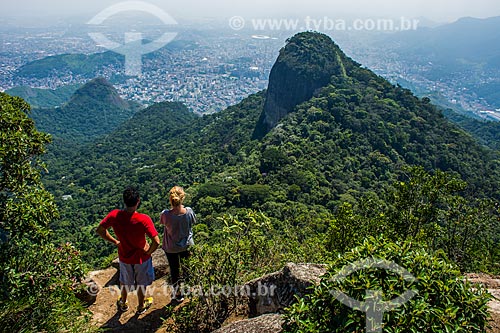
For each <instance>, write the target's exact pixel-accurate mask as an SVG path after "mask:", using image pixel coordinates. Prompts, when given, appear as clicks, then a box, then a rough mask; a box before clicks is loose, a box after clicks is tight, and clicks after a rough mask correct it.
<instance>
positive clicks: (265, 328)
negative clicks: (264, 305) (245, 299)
mask: <svg viewBox="0 0 500 333" xmlns="http://www.w3.org/2000/svg"><path fill="white" fill-rule="evenodd" d="M282 324H283V319H282V318H281V316H280V315H279V314H266V315H262V316H259V317H256V318H251V319H245V320H240V321H237V322H234V323H232V324H229V325H227V326H224V327H221V328H219V329H218V330H215V331H213V333H279V332H281V331H282V328H281V325H282Z"/></svg>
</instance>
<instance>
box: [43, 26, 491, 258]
mask: <svg viewBox="0 0 500 333" xmlns="http://www.w3.org/2000/svg"><path fill="white" fill-rule="evenodd" d="M325 43H328V44H327V45H325ZM324 48H329V49H330V50H332V51H331V52H332V55H333V57H332V58H331V59H333V60H332V61H334V62H335V63H336V64H337V65H336V66H338V67H337V68H339V69H341V70H338V71H333V72H331V73H332V74H333V75H332V76H331V77H330V79H329V82H328V83H326V84H325V86H324V87H322V88H319V89H316V88H315V89H312V90H311V91H312V93H313V96H312V98H310V99H308V100H306V101H305V102H301V101H297V103H299V104H298V105H288V106H287V107H288V108H289V109H288V110H286V111H287V114H284V115H281V117H282V118H274V119H278V124H277V125H276V126H274V127H273V128H271V129H268V128H266V129H265V130H264V133H265V132H266V131H267V130H269V133H267V135H265V136H264V137H263V138H262V139H260V140H257V139H252V135H253V134H254V132H255V131H257V132H258V131H260V129H259V126H262V124H261V123H259V122H258V120H259V118H260V119H262V118H263V117H265V116H272V117H274V116H273V115H269V114H267V115H266V112H274V111H273V110H275V109H273V108H264V105H265V104H266V99H267V98H269V90H268V91H267V92H266V91H264V92H261V93H259V94H256V95H252V96H249V97H248V98H247V99H245V100H244V101H242V102H241V103H240V104H238V105H236V106H233V107H230V108H228V109H227V110H225V111H222V112H220V113H217V114H214V115H210V116H204V117H196V116H195V115H193V114H192V113H190V112H188V110H187V109H186V108H185V107H184V106H183V105H181V104H177V103H160V104H157V105H153V106H151V107H149V108H147V109H145V110H142V111H139V112H138V113H137V114H136V115H135V116H134V117H133V118H131V119H130V120H129V121H127V122H126V123H124V124H122V125H121V126H120V127H119V128H117V129H116V130H115V131H114V132H113V133H111V134H109V135H108V136H106V137H105V138H100V139H97V140H96V141H95V142H93V143H89V144H87V145H86V146H85V147H84V148H82V149H80V150H77V151H74V152H73V153H72V155H71V154H70V155H66V156H65V157H64V158H62V159H61V158H59V159H58V158H52V159H50V158H49V159H48V161H47V162H48V169H49V170H50V173H49V174H47V175H45V177H44V179H45V184H46V186H47V188H48V190H50V192H52V193H53V194H55V195H56V199H58V202H59V204H60V207H61V209H60V211H61V216H62V217H61V219H60V221H58V222H56V223H54V225H53V227H54V229H55V230H57V232H56V234H57V235H59V237H61V239H68V238H69V239H72V240H73V241H74V242H75V243H76V244H78V245H79V246H80V247H81V248H82V249H83V250H84V253H85V254H86V258H87V259H88V260H90V261H92V262H93V263H94V264H98V263H99V262H100V260H101V259H102V258H103V256H105V255H106V254H108V253H110V251H111V250H112V249H111V248H104V247H102V246H101V243H100V240H97V239H96V238H95V236H94V234H93V230H94V228H95V225H96V224H97V223H98V222H99V221H100V219H102V218H103V216H104V215H105V214H106V213H107V211H108V210H109V209H111V208H115V207H120V206H121V190H122V188H123V187H125V186H126V185H128V184H135V185H138V186H139V187H140V189H141V190H142V192H143V193H144V194H143V201H142V202H143V205H142V207H141V209H142V210H143V211H144V212H147V213H149V214H151V216H153V217H157V216H158V214H159V212H161V210H162V209H164V208H165V207H166V205H167V198H166V193H167V190H168V189H169V187H170V186H172V185H174V184H179V185H182V186H184V187H186V188H187V189H188V192H189V194H190V204H191V205H192V206H193V207H194V209H195V211H196V212H197V213H198V215H199V219H200V222H201V223H202V224H203V225H206V226H207V228H208V229H207V230H215V229H214V228H216V226H217V223H218V222H217V219H216V217H217V216H220V214H222V213H225V212H233V213H234V214H238V212H241V211H244V210H245V209H247V208H254V209H259V210H262V211H263V212H265V213H266V214H267V215H268V216H269V217H270V218H271V219H272V220H273V221H274V223H275V224H276V225H280V224H286V225H292V226H295V227H297V226H301V229H300V230H302V231H297V233H296V235H295V237H299V236H298V235H302V236H300V237H305V235H304V233H305V232H306V231H305V230H311V228H312V230H314V233H316V232H320V231H321V230H324V226H323V227H322V226H321V225H322V223H324V221H325V220H328V219H330V218H332V216H333V214H335V213H336V212H337V211H338V209H339V208H340V207H342V205H343V204H344V203H349V204H352V205H357V204H358V203H359V202H364V201H366V200H367V199H369V200H370V202H372V204H373V205H375V206H374V207H373V208H374V210H375V211H376V209H377V208H376V207H379V208H380V210H381V211H383V210H384V209H385V208H383V207H387V206H390V203H388V202H387V200H388V199H387V195H389V194H388V193H391V191H392V190H393V188H394V184H399V182H400V181H401V180H406V179H408V176H409V171H408V168H409V167H411V166H422V167H423V168H424V169H425V170H427V171H429V172H435V170H443V171H450V172H451V173H452V174H455V175H457V176H458V177H459V178H462V179H464V180H465V181H466V182H467V183H468V184H469V185H468V187H466V188H463V189H462V190H461V195H464V196H466V197H467V196H470V197H471V198H472V197H484V198H488V197H490V198H498V197H499V194H500V193H499V189H498V184H499V180H500V175H499V168H498V156H497V155H496V153H494V152H493V151H491V150H488V149H486V148H484V147H483V146H481V145H480V144H479V143H477V142H476V141H475V140H474V139H473V138H472V137H471V136H470V135H469V134H467V133H466V132H464V131H463V130H461V129H459V128H458V127H456V126H455V125H453V124H452V123H450V122H449V121H448V120H446V119H445V118H444V117H443V115H442V114H441V112H440V111H438V110H437V109H436V107H435V106H433V105H432V104H430V103H429V100H428V99H422V100H421V99H418V98H416V97H415V96H414V95H413V94H412V93H411V92H410V91H408V90H405V89H402V88H401V87H397V86H393V85H391V84H390V83H389V82H387V81H386V80H384V79H382V78H381V77H378V76H377V75H375V74H374V73H372V72H371V71H369V70H367V69H364V68H362V67H361V66H360V65H359V64H357V63H355V62H354V61H352V60H351V59H350V58H348V57H347V56H346V55H345V54H344V53H343V52H342V51H341V50H340V49H339V48H338V47H337V46H336V45H335V44H334V43H333V42H332V41H331V40H330V39H329V38H327V37H326V36H324V35H321V34H316V33H301V34H298V35H296V36H294V37H293V38H291V39H290V40H289V41H288V44H287V47H285V48H284V49H283V50H282V51H281V52H280V56H279V58H278V61H277V63H279V62H281V61H286V62H287V63H288V64H289V65H290V66H291V67H290V72H287V71H286V69H284V70H283V71H281V72H278V74H277V75H276V76H274V77H273V78H272V82H270V86H271V85H273V84H275V82H273V81H274V80H282V82H285V81H283V78H286V82H290V83H293V82H296V81H294V80H300V78H301V76H300V75H298V74H297V73H298V72H297V71H296V70H294V68H293V63H294V61H295V60H297V59H300V66H302V67H303V68H308V67H309V68H315V70H317V71H318V72H324V71H325V68H329V67H330V66H331V63H329V62H328V61H323V60H321V58H318V55H317V54H316V53H315V52H316V50H317V49H324ZM318 59H319V60H321V61H319V60H318ZM266 126H267V125H266ZM63 195H70V196H71V199H69V200H64V201H63V200H61V198H62V197H63ZM65 198H66V199H68V198H69V197H67V196H66V197H65ZM375 211H374V212H373V213H375ZM98 244H99V245H98Z"/></svg>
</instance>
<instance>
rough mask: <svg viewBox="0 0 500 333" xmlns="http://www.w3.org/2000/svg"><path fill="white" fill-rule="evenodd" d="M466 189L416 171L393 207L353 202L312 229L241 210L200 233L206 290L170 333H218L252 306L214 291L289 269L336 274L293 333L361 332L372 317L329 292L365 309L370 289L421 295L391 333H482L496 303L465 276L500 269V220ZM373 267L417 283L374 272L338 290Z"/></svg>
mask: <svg viewBox="0 0 500 333" xmlns="http://www.w3.org/2000/svg"><path fill="white" fill-rule="evenodd" d="M464 186H465V184H464V183H463V182H462V181H460V180H459V179H457V178H456V177H453V176H452V175H450V174H448V173H444V172H436V173H435V174H434V175H431V174H428V173H426V172H425V171H424V170H423V169H422V168H414V169H411V170H409V171H408V179H407V181H405V182H398V183H397V184H395V185H394V188H393V190H392V191H391V192H390V193H387V194H386V197H387V199H386V201H385V202H382V201H379V200H377V199H374V198H368V197H367V198H365V199H363V200H360V201H359V202H356V203H355V204H354V205H352V204H349V203H344V204H343V205H341V206H340V207H339V208H338V209H337V211H336V212H334V213H333V214H331V215H328V214H326V215H313V214H309V215H308V216H307V223H304V222H300V221H301V219H302V218H301V217H300V215H301V214H302V213H303V211H304V210H305V209H306V208H304V207H295V208H296V210H295V211H294V212H295V213H297V214H296V215H297V216H296V219H284V220H280V221H277V220H275V219H274V218H270V217H268V216H266V215H265V214H263V213H256V212H255V211H252V210H238V212H239V213H238V214H237V215H227V214H225V215H223V216H222V217H219V218H216V220H215V221H213V224H212V225H211V226H210V227H209V226H207V225H205V224H198V225H196V226H195V230H194V231H195V235H196V236H195V237H196V241H197V244H196V245H195V247H194V249H193V256H192V258H191V262H190V272H191V275H190V280H189V284H190V285H191V286H196V288H195V290H194V294H193V295H191V297H190V302H189V303H188V304H187V305H185V306H183V307H182V308H181V310H179V311H178V312H176V311H171V312H170V313H169V314H168V315H169V316H170V317H171V318H172V319H173V321H172V322H171V324H172V325H171V327H169V329H170V330H171V331H177V332H211V331H213V330H214V329H217V328H218V327H220V326H221V325H222V324H223V322H224V321H225V320H226V319H227V318H228V317H230V316H231V315H233V314H235V313H237V311H238V309H239V306H240V305H241V304H242V302H244V299H242V298H239V297H236V295H234V294H231V295H224V294H221V293H218V294H211V293H210V292H209V291H210V288H211V287H214V286H215V288H216V289H215V290H216V291H220V290H221V288H222V287H223V286H231V287H233V286H242V285H244V283H245V282H247V281H249V280H251V279H253V278H256V277H258V276H261V275H263V274H265V273H270V272H273V271H277V270H279V269H281V268H282V267H283V265H284V264H285V263H286V262H316V263H330V264H331V267H332V268H331V269H330V273H329V275H327V276H326V277H325V278H324V279H323V282H322V284H321V286H320V287H318V288H317V289H316V290H315V291H314V293H313V296H311V297H310V298H306V299H305V300H299V303H298V305H296V306H294V307H292V308H291V310H290V313H289V317H288V318H289V320H290V322H291V323H293V324H290V326H288V328H289V329H290V330H291V331H292V332H331V331H332V329H333V328H334V327H335V328H336V329H337V331H333V332H353V331H356V332H358V331H359V329H360V328H361V327H364V325H365V321H364V318H365V315H364V313H362V312H359V311H358V312H356V311H349V309H348V308H347V307H344V306H343V305H342V304H341V303H338V304H335V302H334V297H333V296H332V295H331V294H329V293H328V291H329V290H334V289H333V288H336V289H335V290H341V291H343V292H346V293H347V294H348V295H350V296H351V297H352V298H354V299H357V300H360V301H363V297H364V295H365V294H364V293H365V290H366V289H373V290H380V291H383V292H385V293H386V295H385V298H384V300H388V299H391V298H394V297H397V296H399V295H400V294H402V293H403V292H404V291H406V290H407V289H414V290H417V291H418V293H419V294H418V295H417V296H415V297H414V298H413V299H412V302H410V303H408V304H407V305H405V306H404V307H401V308H400V309H396V310H394V312H387V313H386V315H385V317H384V322H389V323H390V324H388V326H387V325H386V330H385V332H482V329H484V326H485V323H486V319H487V311H486V303H487V301H488V299H489V296H488V294H487V293H486V292H485V291H484V290H482V289H471V288H472V287H471V286H470V285H469V284H467V283H465V282H464V281H463V277H462V276H461V272H460V268H462V269H466V270H468V269H470V270H474V269H481V268H483V269H486V268H488V267H490V268H491V267H495V261H496V260H495V258H496V253H497V250H496V244H498V239H497V238H495V237H497V236H496V235H498V232H497V231H495V230H498V212H497V211H496V207H495V206H494V205H492V204H491V203H490V202H488V201H482V202H473V203H466V202H464V199H463V198H462V197H461V196H460V195H459V194H458V191H459V190H460V189H462V188H463V187H464ZM304 218H306V217H304ZM353 248H354V249H353ZM479 253H481V255H479ZM367 258H368V259H369V258H376V259H378V260H387V261H389V262H394V263H396V264H397V265H399V266H401V267H403V268H404V269H407V270H408V271H409V272H410V273H411V274H412V275H413V276H414V277H415V278H416V279H417V280H416V281H407V280H405V279H403V278H402V277H401V276H399V275H398V274H396V273H391V272H390V271H389V272H387V271H383V270H380V269H373V268H369V269H364V270H360V271H358V272H356V273H355V274H352V276H349V277H348V278H346V279H345V280H343V282H342V283H340V284H335V283H333V282H332V281H331V277H332V276H334V275H335V274H337V273H338V271H339V270H340V269H341V268H342V267H344V266H345V265H347V264H352V263H354V262H356V261H358V260H364V259H367ZM448 258H451V259H453V261H452V260H450V259H448ZM456 263H458V264H459V265H460V267H459V266H457V265H456ZM214 272H216V273H214ZM325 308H326V309H327V310H324V309H325ZM313 313H314V315H313ZM308 318H310V319H308ZM329 318H333V319H331V321H330V319H329ZM389 327H394V330H391V329H390V328H389Z"/></svg>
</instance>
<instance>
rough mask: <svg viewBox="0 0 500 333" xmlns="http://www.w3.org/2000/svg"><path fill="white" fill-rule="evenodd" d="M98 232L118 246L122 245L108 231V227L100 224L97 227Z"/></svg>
mask: <svg viewBox="0 0 500 333" xmlns="http://www.w3.org/2000/svg"><path fill="white" fill-rule="evenodd" d="M96 232H97V234H98V235H99V236H101V237H102V238H103V239H104V240H107V241H108V242H110V243H112V244H115V245H116V246H118V245H120V241H119V240H117V239H115V238H114V237H113V236H111V234H110V233H109V232H108V229H106V228H104V227H103V226H102V225H99V226H98V227H97V230H96Z"/></svg>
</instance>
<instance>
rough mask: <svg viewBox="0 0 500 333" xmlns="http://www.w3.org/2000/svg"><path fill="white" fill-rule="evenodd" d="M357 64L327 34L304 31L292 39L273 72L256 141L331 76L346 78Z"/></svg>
mask: <svg viewBox="0 0 500 333" xmlns="http://www.w3.org/2000/svg"><path fill="white" fill-rule="evenodd" d="M354 65H355V64H354V62H353V61H352V60H350V59H348V58H347V57H346V56H345V55H344V53H343V52H342V51H341V50H340V48H339V47H338V46H337V45H336V44H335V43H334V42H333V41H332V40H331V39H330V37H328V36H326V35H324V34H320V33H314V32H303V33H299V34H297V35H295V36H293V37H292V38H290V39H289V40H288V41H287V44H286V46H285V47H284V48H282V49H281V50H280V54H279V56H278V59H277V60H276V63H275V64H274V66H273V68H272V69H271V74H270V76H269V85H268V89H267V96H266V102H265V105H264V110H263V112H262V114H261V116H260V119H259V122H258V124H257V126H256V128H255V131H254V138H262V137H263V136H264V135H266V134H267V133H268V132H269V131H270V130H271V129H272V128H273V127H274V126H276V125H277V124H278V122H279V121H280V120H281V119H282V118H283V117H285V116H286V115H287V114H289V113H290V112H292V111H293V109H294V107H295V106H296V105H298V104H300V103H302V102H305V101H307V100H309V99H311V97H313V96H314V94H315V92H316V91H317V90H318V89H320V88H322V87H324V86H326V85H327V84H328V83H329V82H330V78H331V76H332V75H336V76H347V75H348V73H349V69H350V68H351V67H352V66H354Z"/></svg>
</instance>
